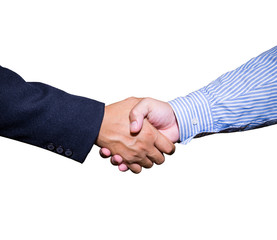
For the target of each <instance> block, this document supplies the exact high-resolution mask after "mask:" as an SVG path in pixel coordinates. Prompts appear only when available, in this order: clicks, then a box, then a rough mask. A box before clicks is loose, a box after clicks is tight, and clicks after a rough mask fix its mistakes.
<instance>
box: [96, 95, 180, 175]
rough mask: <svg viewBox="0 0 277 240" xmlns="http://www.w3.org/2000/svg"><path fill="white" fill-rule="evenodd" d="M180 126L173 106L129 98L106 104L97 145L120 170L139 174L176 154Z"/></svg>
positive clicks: (150, 100) (103, 154)
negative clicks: (165, 156)
mask: <svg viewBox="0 0 277 240" xmlns="http://www.w3.org/2000/svg"><path fill="white" fill-rule="evenodd" d="M178 140H179V129H178V124H177V121H176V117H175V115H174V112H173V110H172V108H171V106H170V105H169V104H168V103H166V102H161V101H158V100H155V99H151V98H143V99H139V98H128V99H125V100H123V101H121V102H117V103H114V104H111V105H108V106H106V107H105V114H104V119H103V122H102V126H101V128H100V131H99V135H98V138H97V141H96V144H97V145H98V146H99V147H101V150H100V154H101V156H102V157H110V156H112V157H111V163H112V164H113V165H118V167H119V170H121V171H127V170H128V169H130V170H131V171H132V172H134V173H139V172H141V170H142V167H144V168H151V167H152V166H153V164H154V163H155V164H162V163H163V162H164V160H165V158H164V153H165V154H169V155H171V154H173V153H174V151H175V146H174V144H173V143H175V142H177V141H178Z"/></svg>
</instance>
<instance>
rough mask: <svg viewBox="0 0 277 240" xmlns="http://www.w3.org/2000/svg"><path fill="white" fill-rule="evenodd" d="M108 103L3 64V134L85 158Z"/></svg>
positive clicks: (0, 97) (0, 130) (0, 116)
mask: <svg viewBox="0 0 277 240" xmlns="http://www.w3.org/2000/svg"><path fill="white" fill-rule="evenodd" d="M103 115H104V104H103V103H100V102H97V101H95V100H92V99H88V98H84V97H79V96H75V95H71V94H68V93H66V92H64V91H61V90H59V89H57V88H54V87H51V86H49V85H46V84H43V83H38V82H25V81H24V80H23V79H22V78H21V77H20V76H19V75H18V74H16V73H15V72H13V71H11V70H9V69H7V68H3V67H1V66H0V135H1V136H3V137H7V138H11V139H14V140H18V141H21V142H24V143H28V144H32V145H35V146H38V147H41V148H44V149H48V150H50V151H53V152H55V153H57V154H60V155H63V156H65V157H69V158H72V159H74V160H76V161H78V162H81V163H82V162H84V160H85V159H86V157H87V155H88V153H89V152H90V150H91V148H92V146H93V144H94V142H95V141H96V138H97V136H98V133H99V129H100V126H101V123H102V119H103Z"/></svg>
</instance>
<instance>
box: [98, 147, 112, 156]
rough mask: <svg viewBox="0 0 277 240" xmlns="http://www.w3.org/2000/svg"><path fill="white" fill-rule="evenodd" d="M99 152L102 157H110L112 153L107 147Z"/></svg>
mask: <svg viewBox="0 0 277 240" xmlns="http://www.w3.org/2000/svg"><path fill="white" fill-rule="evenodd" d="M99 154H100V156H101V157H102V158H108V157H110V156H111V155H112V153H111V151H110V150H109V149H107V148H101V149H100V151H99Z"/></svg>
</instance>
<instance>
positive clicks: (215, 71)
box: [0, 0, 277, 240]
mask: <svg viewBox="0 0 277 240" xmlns="http://www.w3.org/2000/svg"><path fill="white" fill-rule="evenodd" d="M276 8H277V3H276V1H267V0H264V1H253V0H252V1H244V0H239V1H238V0H233V1H223V0H218V1H215V0H210V1H204V0H202V1H188V0H186V1H174V0H170V1H169V0H168V1H162V0H159V1H152V0H147V1H144V0H142V1H131V0H126V1H122V0H111V1H106V0H101V1H100V0H99V1H82V0H78V1H69V0H67V1H59V0H55V1H53V0H48V1H29V0H25V1H19V0H18V1H12V0H9V1H0V23H1V27H0V60H1V61H0V62H1V63H0V64H1V65H2V66H5V67H8V68H10V69H12V70H14V71H16V72H17V73H19V74H20V75H21V76H22V77H23V78H24V79H25V80H26V81H41V82H44V83H47V84H50V85H53V86H55V87H58V88H61V89H63V90H65V91H67V92H70V93H73V94H76V95H81V96H86V97H89V98H93V99H97V100H99V101H103V102H105V103H106V104H109V103H112V102H115V101H119V100H122V99H124V98H126V97H129V96H138V97H145V96H150V97H153V98H157V99H160V100H164V101H168V100H171V99H174V98H175V97H178V96H184V95H186V94H188V93H189V92H191V91H194V90H197V89H199V88H200V87H202V86H204V85H207V84H208V83H209V82H211V81H212V80H214V79H216V78H217V77H218V76H220V75H221V74H223V73H225V72H226V71H229V70H232V69H234V68H236V67H238V66H239V65H241V64H243V63H244V62H246V61H247V60H249V59H250V58H251V57H254V56H257V55H258V54H260V53H262V52H263V51H265V50H268V49H269V48H271V47H273V46H275V45H276V39H277V31H276V23H277V15H276ZM53 104H55V102H53ZM65 104H66V103H65ZM46 124H47V123H46ZM276 130H277V126H271V127H267V128H263V129H259V130H255V131H248V132H244V133H232V134H218V135H212V136H207V137H204V138H201V139H195V140H193V141H192V142H191V143H189V144H188V145H187V146H182V145H178V146H177V151H176V154H175V155H173V156H170V157H167V160H166V162H165V163H164V164H163V165H161V166H154V167H153V168H152V169H150V170H143V171H142V173H141V174H139V175H134V174H132V173H131V172H127V173H121V172H119V171H118V170H117V168H116V167H114V166H112V165H111V164H110V162H109V160H108V159H102V158H100V157H99V155H98V150H99V149H98V148H97V147H96V146H95V147H94V148H93V149H92V151H91V153H90V154H89V157H88V158H87V160H86V161H85V163H84V164H83V165H81V164H79V163H77V162H74V161H72V160H69V159H66V158H63V157H60V156H59V155H56V154H53V153H51V152H48V151H45V150H42V149H40V148H37V147H34V146H31V145H27V144H22V143H20V142H16V141H13V140H9V139H4V138H0V149H1V159H0V239H3V240H10V239H28V240H32V239H36V240H37V239H40V240H44V239H47V240H49V239H59V240H60V239H67V240H71V239H82V240H87V239H90V240H91V239H97V240H101V239H121V240H125V239H135V240H136V239H177V240H178V239H182V240H183V239H189V240H190V239H213V240H215V239H251V240H252V239H267V240H269V239H276V238H277V228H276V226H277V204H276V202H277V190H276V189H277V174H276V172H277V158H276V140H275V138H276V133H277V131H276ZM73 134H74V132H73Z"/></svg>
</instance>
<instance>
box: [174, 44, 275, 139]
mask: <svg viewBox="0 0 277 240" xmlns="http://www.w3.org/2000/svg"><path fill="white" fill-rule="evenodd" d="M169 103H170V104H171V106H172V108H173V109H174V112H175V115H176V117H177V120H178V124H179V130H180V141H181V142H182V143H188V142H189V141H190V140H191V139H192V138H194V137H195V136H201V135H205V134H206V133H218V132H234V131H245V130H250V129H254V128H258V127H262V126H267V125H272V124H275V123H277V46H276V47H274V48H272V49H270V50H268V51H266V52H264V53H262V54H261V55H259V56H258V57H255V58H252V59H251V60H249V61H248V62H247V63H245V64H243V65H242V66H240V67H239V68H237V69H235V70H233V71H230V72H227V73H225V74H223V75H222V76H220V77H219V78H218V79H216V80H215V81H213V82H212V83H210V84H209V85H207V86H206V87H203V88H201V89H200V90H198V91H195V92H193V93H191V94H189V95H187V96H185V97H179V98H177V99H175V100H173V101H170V102H169Z"/></svg>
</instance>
